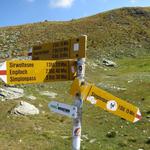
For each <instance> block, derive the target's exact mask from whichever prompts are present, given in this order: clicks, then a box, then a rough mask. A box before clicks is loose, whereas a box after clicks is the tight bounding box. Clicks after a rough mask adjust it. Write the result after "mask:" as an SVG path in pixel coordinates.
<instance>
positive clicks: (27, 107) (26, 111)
mask: <svg viewBox="0 0 150 150" xmlns="http://www.w3.org/2000/svg"><path fill="white" fill-rule="evenodd" d="M11 114H15V115H37V114H39V109H38V108H36V107H35V106H34V105H31V104H29V103H27V102H25V101H21V102H20V103H19V104H18V105H17V106H16V107H15V108H14V109H13V110H12V111H11Z"/></svg>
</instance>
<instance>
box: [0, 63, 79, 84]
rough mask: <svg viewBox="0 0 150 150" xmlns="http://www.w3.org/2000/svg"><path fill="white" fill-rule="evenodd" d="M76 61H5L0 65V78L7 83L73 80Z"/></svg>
mask: <svg viewBox="0 0 150 150" xmlns="http://www.w3.org/2000/svg"><path fill="white" fill-rule="evenodd" d="M75 75H76V61H73V60H72V61H70V60H62V61H53V60H51V61H37V60H36V61H35V60H15V61H6V62H4V63H3V64H2V65H1V66H0V78H1V79H2V80H3V81H4V82H5V83H7V84H30V83H42V82H52V81H67V80H73V79H74V77H75Z"/></svg>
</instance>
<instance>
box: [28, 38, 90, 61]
mask: <svg viewBox="0 0 150 150" xmlns="http://www.w3.org/2000/svg"><path fill="white" fill-rule="evenodd" d="M86 48H87V36H86V35H83V36H80V37H79V38H75V39H69V40H63V41H58V42H51V43H45V44H42V45H37V46H33V48H31V49H30V52H29V54H28V55H29V56H31V58H32V60H58V59H75V58H84V57H85V51H86Z"/></svg>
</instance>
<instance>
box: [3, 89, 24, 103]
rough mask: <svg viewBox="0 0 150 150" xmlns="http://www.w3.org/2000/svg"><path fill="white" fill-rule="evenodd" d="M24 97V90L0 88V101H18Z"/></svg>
mask: <svg viewBox="0 0 150 150" xmlns="http://www.w3.org/2000/svg"><path fill="white" fill-rule="evenodd" d="M23 96H24V90H23V89H20V88H15V87H3V88H0V99H1V100H3V101H5V100H12V99H18V98H21V97H23Z"/></svg>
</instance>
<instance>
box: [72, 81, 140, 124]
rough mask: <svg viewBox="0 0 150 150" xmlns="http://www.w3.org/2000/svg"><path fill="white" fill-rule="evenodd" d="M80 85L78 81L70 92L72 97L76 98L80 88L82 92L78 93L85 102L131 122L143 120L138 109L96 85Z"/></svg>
mask: <svg viewBox="0 0 150 150" xmlns="http://www.w3.org/2000/svg"><path fill="white" fill-rule="evenodd" d="M78 83H79V82H77V79H76V80H75V81H74V83H73V85H72V88H71V91H70V93H71V95H73V96H74V94H76V91H77V88H76V87H79V88H80V90H79V89H78V92H80V94H81V96H82V98H83V100H86V101H88V102H90V103H91V104H93V105H95V106H98V107H100V108H102V109H104V110H106V111H109V112H110V113H113V114H114V115H117V116H119V117H121V118H124V119H126V120H128V121H131V122H137V121H138V120H140V119H141V113H140V111H139V108H138V107H136V106H134V105H132V104H130V103H128V102H126V101H124V100H122V99H120V98H118V97H115V96H113V95H112V94H110V93H108V92H106V91H104V90H102V89H100V88H98V87H96V86H94V85H91V84H85V85H83V86H79V85H78V86H77V84H78Z"/></svg>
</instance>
